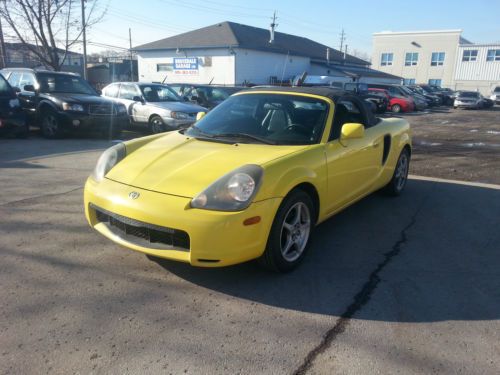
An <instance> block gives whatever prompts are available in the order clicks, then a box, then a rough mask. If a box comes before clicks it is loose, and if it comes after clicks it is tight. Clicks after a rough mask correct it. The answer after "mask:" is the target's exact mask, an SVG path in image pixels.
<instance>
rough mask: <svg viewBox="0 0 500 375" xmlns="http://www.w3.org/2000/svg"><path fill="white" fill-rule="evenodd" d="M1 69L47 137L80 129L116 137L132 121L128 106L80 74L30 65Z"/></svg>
mask: <svg viewBox="0 0 500 375" xmlns="http://www.w3.org/2000/svg"><path fill="white" fill-rule="evenodd" d="M1 73H2V75H3V76H4V77H6V78H7V80H8V81H9V83H10V84H11V86H12V87H15V88H16V90H17V91H18V94H17V97H18V99H19V101H20V103H21V107H22V108H23V110H24V111H25V113H26V114H27V116H28V121H29V122H30V123H31V124H32V125H34V126H39V127H40V128H41V130H42V134H43V136H44V137H46V138H60V137H62V136H63V135H64V134H65V133H67V132H77V131H99V132H100V133H102V134H103V135H105V136H109V135H111V136H112V137H115V138H116V137H118V136H119V135H120V133H121V129H122V127H123V126H124V124H126V123H127V122H128V118H127V110H126V108H125V106H123V105H122V104H115V103H114V102H113V101H111V100H109V99H105V98H101V97H100V96H99V94H98V93H97V92H96V91H95V90H94V89H93V88H92V87H91V86H90V85H89V84H88V82H87V81H85V80H84V79H82V78H80V76H78V75H76V74H72V73H63V72H52V71H48V70H33V69H26V68H7V69H3V70H2V71H1Z"/></svg>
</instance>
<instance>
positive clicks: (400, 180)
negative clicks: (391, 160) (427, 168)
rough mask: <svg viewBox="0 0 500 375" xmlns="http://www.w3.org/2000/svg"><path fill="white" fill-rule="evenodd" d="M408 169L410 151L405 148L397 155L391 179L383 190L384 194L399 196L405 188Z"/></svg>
mask: <svg viewBox="0 0 500 375" xmlns="http://www.w3.org/2000/svg"><path fill="white" fill-rule="evenodd" d="M409 169H410V151H409V150H408V149H407V148H404V149H403V151H401V154H399V158H398V162H397V163H396V168H394V174H393V175H392V179H391V181H390V182H389V183H388V184H387V185H386V186H385V188H384V190H385V192H386V193H388V194H389V195H392V196H398V195H400V194H401V193H402V192H403V190H404V188H405V186H406V181H407V180H408V171H409Z"/></svg>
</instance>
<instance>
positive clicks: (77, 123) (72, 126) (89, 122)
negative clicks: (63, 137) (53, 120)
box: [59, 111, 129, 131]
mask: <svg viewBox="0 0 500 375" xmlns="http://www.w3.org/2000/svg"><path fill="white" fill-rule="evenodd" d="M59 119H60V120H61V124H62V126H63V128H64V129H66V130H72V131H80V130H81V131H102V130H107V129H109V128H110V127H112V128H113V129H123V128H125V127H126V126H127V125H128V123H129V119H128V115H127V114H126V113H125V114H123V115H90V114H88V113H84V112H81V113H80V112H69V111H68V112H66V111H60V112H59Z"/></svg>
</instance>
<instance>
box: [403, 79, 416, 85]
mask: <svg viewBox="0 0 500 375" xmlns="http://www.w3.org/2000/svg"><path fill="white" fill-rule="evenodd" d="M414 84H415V78H404V79H403V85H414Z"/></svg>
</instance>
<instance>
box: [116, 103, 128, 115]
mask: <svg viewBox="0 0 500 375" xmlns="http://www.w3.org/2000/svg"><path fill="white" fill-rule="evenodd" d="M115 108H116V112H117V113H119V114H124V113H127V107H125V106H124V105H117V106H116V107H115Z"/></svg>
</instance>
